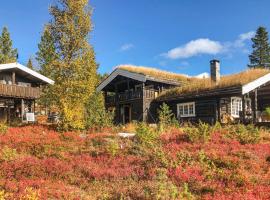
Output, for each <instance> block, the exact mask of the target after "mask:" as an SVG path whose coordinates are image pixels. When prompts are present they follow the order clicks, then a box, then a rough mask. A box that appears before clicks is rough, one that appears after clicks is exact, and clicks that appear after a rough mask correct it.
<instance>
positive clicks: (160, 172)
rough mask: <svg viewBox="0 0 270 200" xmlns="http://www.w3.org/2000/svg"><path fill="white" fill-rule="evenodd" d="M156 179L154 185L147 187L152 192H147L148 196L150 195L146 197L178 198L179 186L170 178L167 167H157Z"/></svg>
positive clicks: (159, 199)
mask: <svg viewBox="0 0 270 200" xmlns="http://www.w3.org/2000/svg"><path fill="white" fill-rule="evenodd" d="M154 181H155V184H154V185H153V187H151V188H147V189H148V190H150V194H146V197H148V196H149V198H146V199H158V200H161V199H162V200H163V199H164V200H165V199H178V196H179V192H178V188H177V187H176V186H175V185H174V184H173V182H171V181H170V180H169V178H168V176H167V170H166V169H162V168H160V169H157V174H156V176H155V178H154ZM150 197H151V198H150Z"/></svg>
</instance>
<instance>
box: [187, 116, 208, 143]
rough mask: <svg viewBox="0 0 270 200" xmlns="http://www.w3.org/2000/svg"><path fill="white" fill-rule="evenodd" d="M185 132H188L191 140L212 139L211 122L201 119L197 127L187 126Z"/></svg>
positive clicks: (202, 140) (203, 140)
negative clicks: (204, 121) (207, 122)
mask: <svg viewBox="0 0 270 200" xmlns="http://www.w3.org/2000/svg"><path fill="white" fill-rule="evenodd" d="M184 133H185V134H187V136H188V139H189V141H191V142H207V141H208V140H209V139H210V136H211V133H212V129H211V126H210V125H209V124H206V123H203V122H201V121H200V122H199V124H198V126H197V127H194V126H193V127H185V128H184Z"/></svg>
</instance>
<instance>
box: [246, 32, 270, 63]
mask: <svg viewBox="0 0 270 200" xmlns="http://www.w3.org/2000/svg"><path fill="white" fill-rule="evenodd" d="M251 40H252V42H253V45H252V48H253V52H252V53H251V55H249V60H250V64H249V65H248V66H249V67H250V68H258V67H263V68H270V46H269V42H268V32H267V30H266V28H264V27H259V28H258V29H257V31H256V35H255V36H254V37H253V38H252V39H251Z"/></svg>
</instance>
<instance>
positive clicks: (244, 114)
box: [242, 95, 246, 124]
mask: <svg viewBox="0 0 270 200" xmlns="http://www.w3.org/2000/svg"><path fill="white" fill-rule="evenodd" d="M242 122H243V123H244V124H245V123H246V95H243V96H242Z"/></svg>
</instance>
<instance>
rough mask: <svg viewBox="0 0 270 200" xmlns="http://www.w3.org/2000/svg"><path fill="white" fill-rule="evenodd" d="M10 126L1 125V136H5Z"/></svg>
mask: <svg viewBox="0 0 270 200" xmlns="http://www.w3.org/2000/svg"><path fill="white" fill-rule="evenodd" d="M7 129H8V126H7V125H6V124H4V123H0V134H1V133H2V134H4V133H6V132H7Z"/></svg>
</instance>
